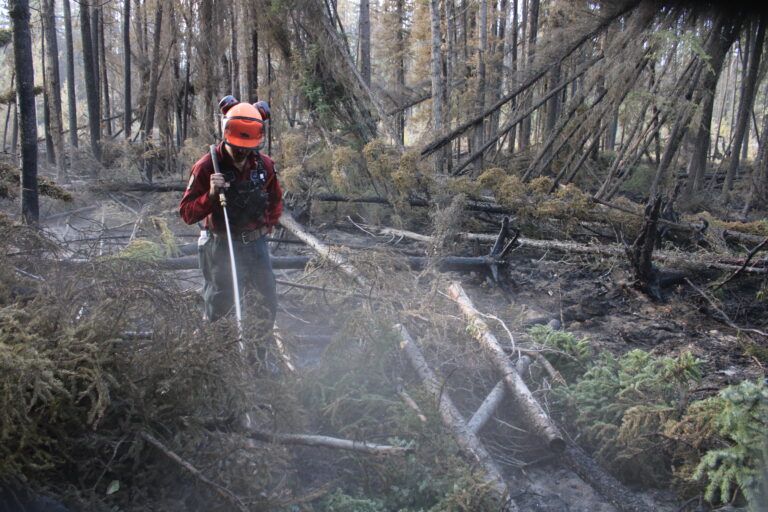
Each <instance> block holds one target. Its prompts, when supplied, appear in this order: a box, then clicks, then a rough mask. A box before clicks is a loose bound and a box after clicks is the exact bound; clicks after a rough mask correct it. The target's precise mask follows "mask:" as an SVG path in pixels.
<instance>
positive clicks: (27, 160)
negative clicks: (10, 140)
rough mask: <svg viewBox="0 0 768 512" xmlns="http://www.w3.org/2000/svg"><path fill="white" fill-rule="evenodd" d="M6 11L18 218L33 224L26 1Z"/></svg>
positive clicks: (17, 0)
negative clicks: (16, 129) (17, 154)
mask: <svg viewBox="0 0 768 512" xmlns="http://www.w3.org/2000/svg"><path fill="white" fill-rule="evenodd" d="M8 14H9V15H10V18H11V28H12V30H13V55H14V59H13V60H14V67H15V69H16V80H17V83H16V104H17V105H18V106H19V118H20V121H19V125H20V128H21V218H22V220H23V221H24V222H25V223H26V224H29V225H34V226H36V225H37V224H38V222H39V219H40V209H39V205H38V194H37V115H36V113H35V91H34V89H35V71H34V67H33V62H34V61H33V58H32V37H31V34H30V30H29V2H28V1H27V0H10V1H9V2H8Z"/></svg>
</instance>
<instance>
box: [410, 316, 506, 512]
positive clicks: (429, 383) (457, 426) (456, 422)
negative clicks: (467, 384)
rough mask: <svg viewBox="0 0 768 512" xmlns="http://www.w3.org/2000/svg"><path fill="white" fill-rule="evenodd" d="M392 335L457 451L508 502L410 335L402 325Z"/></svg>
mask: <svg viewBox="0 0 768 512" xmlns="http://www.w3.org/2000/svg"><path fill="white" fill-rule="evenodd" d="M395 331H396V332H397V333H398V335H399V339H400V348H401V349H402V350H403V351H404V352H405V354H406V356H407V357H408V360H409V362H410V363H411V366H413V369H414V370H415V371H416V373H417V374H418V375H419V378H420V379H421V380H422V383H423V384H424V387H425V388H426V389H427V391H428V392H429V393H430V394H431V395H432V396H433V397H434V398H435V400H436V401H437V406H438V411H439V412H440V417H441V418H442V420H443V423H444V424H445V425H446V426H447V427H448V428H449V429H450V430H451V432H452V433H453V437H454V439H456V442H457V443H458V445H459V448H461V450H462V452H464V454H465V455H466V456H467V457H469V458H470V459H471V460H474V461H475V462H477V463H478V465H479V467H480V469H481V470H482V471H483V476H484V480H485V483H487V484H488V485H489V487H490V488H491V489H493V490H494V491H495V492H496V494H498V496H499V497H500V498H501V499H503V500H507V499H509V498H508V497H509V489H508V487H507V484H506V482H505V480H504V477H503V476H502V474H501V470H500V469H499V467H498V466H497V465H496V463H495V462H494V460H493V458H492V457H491V455H490V453H488V450H486V449H485V446H483V443H482V442H481V441H480V439H478V438H477V435H476V434H475V433H474V432H472V431H471V430H470V429H469V427H468V426H467V422H466V421H465V420H464V417H463V416H462V415H461V413H460V412H459V410H458V409H457V408H456V406H455V405H454V403H453V400H451V397H450V396H448V393H447V392H446V391H445V389H443V386H442V384H441V381H440V380H438V378H437V377H436V376H435V374H434V373H433V372H432V370H431V369H430V368H429V365H428V364H427V360H426V359H425V358H424V355H423V354H422V353H421V350H420V349H419V347H418V346H417V345H416V343H415V342H414V341H413V338H411V335H410V334H409V333H408V331H407V330H406V328H405V326H403V325H395ZM506 510H519V509H518V508H517V505H516V504H515V503H514V502H511V500H510V502H509V504H508V508H507V509H506Z"/></svg>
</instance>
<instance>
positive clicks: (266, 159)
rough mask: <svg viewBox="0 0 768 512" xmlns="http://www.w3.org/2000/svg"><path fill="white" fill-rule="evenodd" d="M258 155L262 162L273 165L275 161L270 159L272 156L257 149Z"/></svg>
mask: <svg viewBox="0 0 768 512" xmlns="http://www.w3.org/2000/svg"><path fill="white" fill-rule="evenodd" d="M259 156H260V157H261V161H262V162H264V164H266V165H275V161H274V160H272V157H271V156H269V155H268V154H266V153H262V152H261V151H259Z"/></svg>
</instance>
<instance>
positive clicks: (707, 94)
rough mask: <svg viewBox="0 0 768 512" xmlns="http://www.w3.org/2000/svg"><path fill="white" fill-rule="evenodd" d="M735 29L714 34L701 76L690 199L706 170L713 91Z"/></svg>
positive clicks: (688, 186) (687, 186)
mask: <svg viewBox="0 0 768 512" xmlns="http://www.w3.org/2000/svg"><path fill="white" fill-rule="evenodd" d="M736 30H737V29H736V27H735V26H734V25H733V24H729V26H727V27H725V30H724V31H723V32H722V33H716V37H717V41H716V44H714V45H713V46H712V49H713V52H712V53H710V54H709V55H710V61H709V66H707V67H706V68H705V69H704V71H703V73H704V76H703V77H702V79H701V80H702V83H701V92H700V95H701V118H700V119H699V121H698V126H697V128H696V135H695V139H694V148H693V154H692V155H691V160H690V162H689V164H688V179H687V181H686V184H685V191H684V198H686V199H690V198H691V197H692V196H693V194H694V192H696V191H698V190H701V188H702V185H703V184H704V173H705V171H706V168H707V155H709V144H710V139H711V129H712V113H713V111H714V105H715V91H716V88H717V82H718V80H719V78H720V73H721V72H722V70H723V63H724V62H725V56H726V55H727V53H728V49H729V48H730V47H731V45H732V44H733V41H734V39H735V37H736Z"/></svg>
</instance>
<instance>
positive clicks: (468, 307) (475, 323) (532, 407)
mask: <svg viewBox="0 0 768 512" xmlns="http://www.w3.org/2000/svg"><path fill="white" fill-rule="evenodd" d="M448 294H449V295H450V297H451V298H452V299H453V300H454V301H456V303H457V304H458V305H459V307H460V309H461V311H462V313H464V316H465V317H466V318H467V321H468V323H469V326H470V331H471V333H472V336H473V337H474V338H475V340H477V341H478V342H479V343H480V345H481V346H482V347H483V348H485V349H486V350H487V351H488V353H489V354H490V356H491V357H492V359H493V361H494V363H495V364H496V368H497V369H498V370H499V371H500V372H501V374H502V375H503V379H504V382H505V383H506V384H507V387H508V388H509V391H510V392H511V393H512V397H513V399H514V400H515V403H517V405H518V406H519V407H520V410H521V411H522V412H523V415H524V416H525V418H526V420H527V421H528V423H529V424H530V426H531V427H532V428H533V430H534V432H535V433H536V434H537V435H538V436H540V437H542V438H544V439H545V440H546V441H547V445H548V446H549V447H550V449H551V450H553V451H562V450H563V449H564V448H565V441H564V440H563V436H562V434H561V433H560V430H559V429H558V428H557V426H555V424H554V423H553V422H552V420H551V419H550V417H549V416H548V415H547V413H546V412H544V409H542V407H541V405H540V404H539V402H537V401H536V399H535V398H534V397H533V394H531V391H530V390H529V389H528V386H527V385H526V384H525V382H524V381H523V379H522V378H521V377H520V375H518V374H517V372H516V371H515V368H514V366H513V365H512V363H511V362H510V360H509V358H508V357H507V355H506V353H505V352H504V349H503V348H501V344H500V343H499V341H498V340H497V339H496V336H494V335H493V333H492V332H491V330H490V328H489V327H488V324H486V323H485V321H484V320H483V319H482V318H481V315H480V313H479V312H478V311H477V309H475V306H474V305H473V304H472V301H471V300H470V299H469V297H468V296H467V294H466V293H465V292H464V289H463V288H462V286H461V284H459V283H458V282H455V281H454V282H453V283H451V285H450V286H449V287H448Z"/></svg>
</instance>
